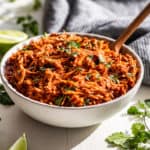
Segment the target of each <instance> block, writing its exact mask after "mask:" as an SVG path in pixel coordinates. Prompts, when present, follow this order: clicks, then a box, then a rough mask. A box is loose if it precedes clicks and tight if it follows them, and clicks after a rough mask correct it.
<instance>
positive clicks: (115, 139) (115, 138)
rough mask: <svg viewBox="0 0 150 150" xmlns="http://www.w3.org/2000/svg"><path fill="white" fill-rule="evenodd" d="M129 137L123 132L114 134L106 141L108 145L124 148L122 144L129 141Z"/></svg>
mask: <svg viewBox="0 0 150 150" xmlns="http://www.w3.org/2000/svg"><path fill="white" fill-rule="evenodd" d="M129 138H130V137H129V136H128V135H126V134H124V133H123V132H116V133H113V134H112V135H110V136H108V137H107V138H106V141H107V142H108V143H110V144H113V145H116V146H121V147H124V143H125V142H126V141H127V140H128V139H129Z"/></svg>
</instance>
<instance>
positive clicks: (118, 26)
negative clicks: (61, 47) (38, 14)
mask: <svg viewBox="0 0 150 150" xmlns="http://www.w3.org/2000/svg"><path fill="white" fill-rule="evenodd" d="M149 2H150V0H46V3H45V9H44V10H45V11H44V17H43V28H44V29H43V30H44V31H45V32H59V31H63V30H65V31H70V32H88V33H96V34H100V35H105V36H109V37H112V38H114V39H116V38H117V37H118V36H119V35H120V33H121V32H122V31H123V29H124V28H126V27H127V25H128V24H129V23H130V22H131V20H132V19H133V18H134V17H135V16H136V15H137V14H138V13H139V12H140V11H141V10H142V9H143V8H144V6H146V4H148V3H149ZM127 44H129V45H130V46H131V47H132V48H133V49H134V50H135V51H136V52H137V54H138V55H139V56H140V57H141V58H142V60H143V63H144V67H145V73H144V80H143V83H144V84H147V85H150V17H148V18H147V19H146V20H145V22H144V23H143V24H142V25H141V26H140V27H139V28H138V29H137V31H136V32H135V33H134V34H133V35H132V37H131V38H130V39H129V40H128V41H127Z"/></svg>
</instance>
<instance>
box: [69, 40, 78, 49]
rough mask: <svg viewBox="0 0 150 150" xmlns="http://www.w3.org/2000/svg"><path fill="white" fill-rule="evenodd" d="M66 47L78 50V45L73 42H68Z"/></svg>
mask: <svg viewBox="0 0 150 150" xmlns="http://www.w3.org/2000/svg"><path fill="white" fill-rule="evenodd" d="M67 47H69V48H80V43H77V42H75V41H70V42H69V43H68V44H67Z"/></svg>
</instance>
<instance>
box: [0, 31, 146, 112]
mask: <svg viewBox="0 0 150 150" xmlns="http://www.w3.org/2000/svg"><path fill="white" fill-rule="evenodd" d="M62 33H63V32H57V33H56V34H62ZM65 33H66V34H76V35H79V36H88V37H94V38H98V39H104V40H108V41H110V42H114V41H115V40H114V39H113V38H110V37H107V36H103V35H99V34H93V33H83V32H81V33H80V32H65ZM48 34H52V33H48ZM42 36H43V35H38V36H35V37H32V38H29V39H27V40H25V41H23V42H21V43H19V44H17V45H15V46H13V47H12V48H11V49H9V50H8V51H7V52H6V53H5V55H4V56H3V58H2V60H1V64H0V77H1V80H2V83H3V84H4V87H5V86H6V87H5V88H8V89H9V90H11V92H13V93H14V94H15V95H17V96H19V97H20V98H21V99H23V100H26V101H28V102H31V103H34V104H37V105H40V106H45V107H50V108H53V109H65V110H80V109H93V108H97V107H103V106H105V105H110V104H112V103H115V102H118V101H120V100H122V99H124V98H125V97H127V96H128V95H130V93H132V92H133V91H134V89H136V88H138V86H139V85H140V84H141V82H142V79H143V75H144V67H143V63H142V60H141V58H140V57H139V56H138V55H137V54H136V52H135V51H134V50H133V49H132V48H131V47H129V46H127V45H126V44H123V46H122V47H123V48H125V49H126V50H127V51H128V52H129V53H131V54H132V55H133V57H135V59H136V60H137V62H138V65H139V68H140V71H139V76H138V79H137V81H136V84H135V85H134V87H132V88H131V89H130V90H129V91H128V92H127V93H126V94H124V95H122V96H119V97H117V98H115V99H113V100H111V101H108V102H105V103H100V104H96V105H90V106H80V107H66V106H57V105H49V104H46V103H42V102H39V101H37V100H35V99H31V98H29V97H27V96H25V95H23V94H22V93H20V92H18V91H17V90H16V89H15V88H13V86H12V85H11V84H10V83H9V82H8V80H7V79H6V77H5V75H4V70H5V64H6V61H7V60H8V58H10V56H11V55H12V54H13V53H15V52H17V51H18V50H19V49H20V48H21V47H23V46H24V45H26V44H28V43H30V41H32V40H36V39H39V38H40V37H42Z"/></svg>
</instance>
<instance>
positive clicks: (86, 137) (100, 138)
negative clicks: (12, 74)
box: [0, 86, 150, 150]
mask: <svg viewBox="0 0 150 150" xmlns="http://www.w3.org/2000/svg"><path fill="white" fill-rule="evenodd" d="M145 98H150V87H145V86H142V87H141V88H140V90H139V92H138V93H137V95H136V96H135V98H134V99H133V100H131V103H134V102H135V101H137V100H144V99H145ZM131 103H130V104H131ZM126 110H127V108H124V110H123V111H122V112H119V113H118V114H117V115H115V116H113V117H112V118H110V119H108V120H106V121H104V122H103V123H101V124H99V125H95V126H91V127H86V128H76V129H67V128H58V127H53V126H48V125H45V124H42V123H40V122H38V121H35V120H33V119H31V118H30V117H28V116H27V115H26V114H24V113H23V112H22V111H21V110H19V108H18V107H17V106H16V105H14V106H8V107H6V106H3V105H0V116H1V118H2V120H1V122H0V150H7V149H8V147H9V146H10V145H12V143H13V142H14V141H15V140H16V139H17V138H18V137H19V136H21V135H22V134H23V133H24V132H25V133H26V135H27V140H28V150H115V148H111V147H108V144H107V143H106V142H105V138H106V137H107V136H108V135H110V134H111V133H112V132H116V131H126V130H128V129H129V128H130V125H131V123H132V121H131V118H129V117H128V116H127V115H126ZM100 115H101V114H100ZM72 116H73V114H72Z"/></svg>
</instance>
